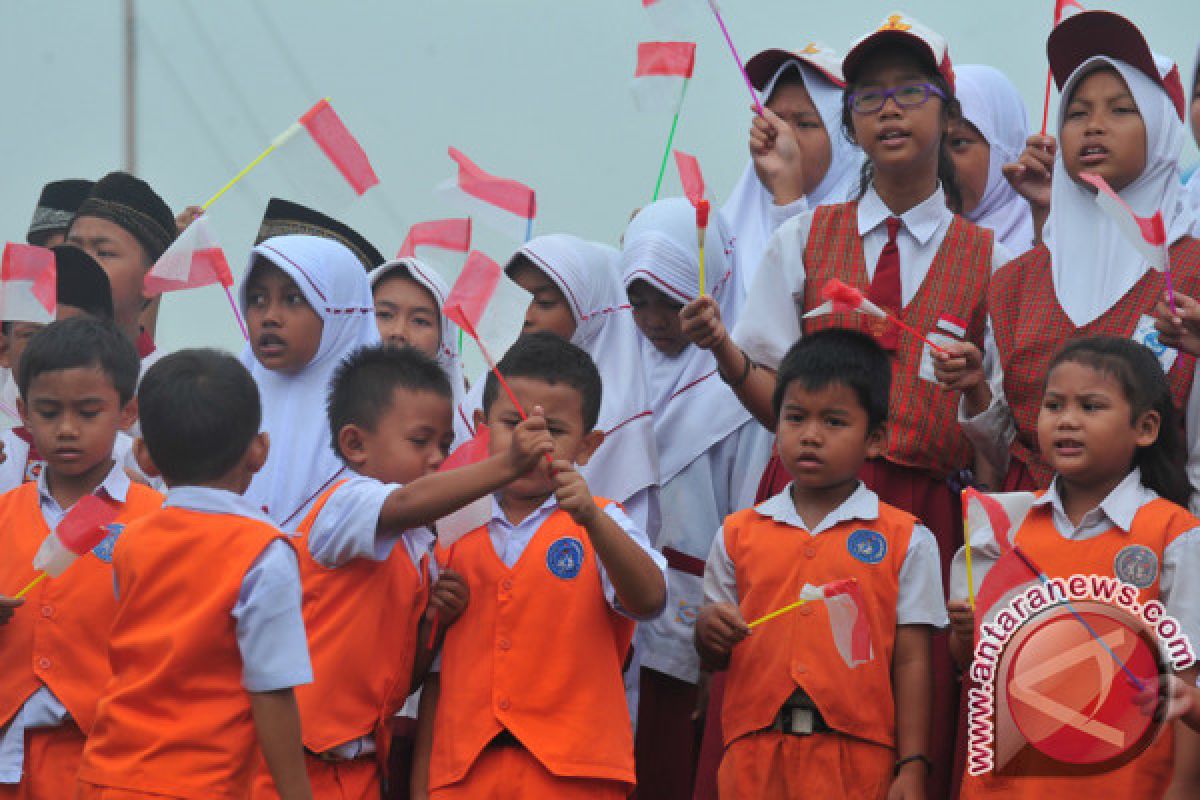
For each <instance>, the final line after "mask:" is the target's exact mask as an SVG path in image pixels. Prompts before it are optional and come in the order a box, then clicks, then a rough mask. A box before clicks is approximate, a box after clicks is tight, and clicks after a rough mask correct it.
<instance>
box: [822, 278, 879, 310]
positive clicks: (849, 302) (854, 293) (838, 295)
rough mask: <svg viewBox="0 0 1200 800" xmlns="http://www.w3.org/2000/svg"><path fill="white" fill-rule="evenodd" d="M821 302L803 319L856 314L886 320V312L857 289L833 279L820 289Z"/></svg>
mask: <svg viewBox="0 0 1200 800" xmlns="http://www.w3.org/2000/svg"><path fill="white" fill-rule="evenodd" d="M821 300H823V301H824V302H822V303H821V305H819V306H817V307H816V308H814V309H813V310H812V311H809V312H808V313H807V314H805V315H804V319H811V318H813V317H820V316H824V315H825V314H844V313H848V312H858V313H860V314H869V315H870V316H872V317H879V318H880V319H887V312H886V311H884V310H883V309H882V308H880V307H879V306H877V305H875V304H874V303H872V302H871V301H870V300H868V299H867V296H866V295H864V294H863V293H862V292H861V291H859V290H858V289H855V288H854V287H853V286H849V285H847V284H845V283H842V282H841V281H839V280H838V279H837V278H833V279H831V280H829V281H827V282H826V283H825V285H824V286H822V287H821Z"/></svg>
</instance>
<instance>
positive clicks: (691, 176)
mask: <svg viewBox="0 0 1200 800" xmlns="http://www.w3.org/2000/svg"><path fill="white" fill-rule="evenodd" d="M675 166H676V167H677V168H678V169H679V181H680V182H681V183H682V184H683V193H684V194H685V195H687V199H688V201H689V202H691V204H692V206H693V207H695V206H699V205H700V201H701V200H703V199H704V195H705V194H706V188H705V186H704V173H703V172H701V171H700V162H699V161H697V160H696V157H695V156H693V155H689V154H688V153H685V152H683V151H682V150H676V151H675Z"/></svg>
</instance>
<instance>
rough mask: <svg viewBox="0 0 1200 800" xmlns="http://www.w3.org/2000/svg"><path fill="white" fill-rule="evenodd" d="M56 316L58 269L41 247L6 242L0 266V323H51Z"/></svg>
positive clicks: (48, 251) (50, 256) (52, 254)
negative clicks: (15, 321)
mask: <svg viewBox="0 0 1200 800" xmlns="http://www.w3.org/2000/svg"><path fill="white" fill-rule="evenodd" d="M57 313H58V265H57V262H56V261H55V258H54V253H53V251H51V250H47V249H46V248H44V247H35V246H33V245H31V244H21V243H19V242H9V243H7V244H6V245H4V256H3V259H2V262H0V319H3V320H5V321H12V320H19V321H21V322H40V323H50V322H53V321H54V317H55V315H56V314H57Z"/></svg>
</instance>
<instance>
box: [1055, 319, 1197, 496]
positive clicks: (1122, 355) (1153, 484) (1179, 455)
mask: <svg viewBox="0 0 1200 800" xmlns="http://www.w3.org/2000/svg"><path fill="white" fill-rule="evenodd" d="M1065 362H1071V363H1073V364H1082V365H1083V366H1086V367H1091V368H1092V369H1094V370H1096V371H1097V372H1100V373H1103V374H1105V375H1108V376H1110V377H1112V378H1113V379H1114V380H1116V382H1117V383H1119V384H1120V385H1121V390H1122V391H1123V392H1124V394H1125V399H1126V400H1128V401H1129V405H1130V408H1131V415H1132V416H1131V418H1130V422H1133V421H1134V420H1136V419H1137V418H1138V417H1139V416H1141V415H1142V414H1144V413H1146V412H1147V411H1157V412H1158V415H1159V418H1160V423H1159V427H1158V438H1157V439H1155V440H1154V443H1153V444H1150V445H1148V446H1146V447H1139V448H1138V450H1137V452H1136V453H1135V454H1134V456H1133V466H1135V467H1138V468H1139V469H1141V471H1142V483H1143V484H1145V485H1146V486H1148V487H1149V488H1151V489H1153V490H1154V491H1155V492H1157V493H1158V494H1159V496H1161V497H1165V498H1166V499H1168V500H1170V501H1171V502H1173V503H1177V504H1178V505H1181V506H1183V507H1184V508H1187V505H1188V501H1189V500H1190V499H1191V497H1192V492H1193V491H1194V489H1193V488H1192V484H1191V483H1190V482H1189V481H1188V477H1187V447H1186V445H1185V443H1184V436H1183V426H1182V424H1181V421H1180V419H1179V414H1178V412H1176V410H1175V403H1174V401H1173V400H1172V399H1171V387H1170V386H1169V385H1168V384H1167V377H1166V375H1165V374H1164V373H1163V370H1162V367H1161V366H1160V365H1159V362H1158V359H1157V358H1155V356H1154V353H1152V352H1151V351H1150V350H1149V348H1147V347H1145V346H1143V345H1141V344H1138V343H1137V342H1134V341H1132V340H1129V339H1120V338H1116V337H1111V336H1095V337H1090V338H1087V339H1077V340H1075V341H1073V342H1070V343H1068V344H1067V346H1066V347H1064V348H1063V349H1062V350H1060V351H1059V353H1058V355H1056V356H1055V357H1054V360H1053V361H1052V362H1050V370H1053V369H1054V368H1055V367H1057V366H1058V365H1059V364H1063V363H1065ZM1047 377H1049V370H1048V371H1047Z"/></svg>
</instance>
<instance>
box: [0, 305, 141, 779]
mask: <svg viewBox="0 0 1200 800" xmlns="http://www.w3.org/2000/svg"><path fill="white" fill-rule="evenodd" d="M137 375H138V357H137V353H136V352H135V351H134V349H133V344H132V343H130V342H129V341H128V340H127V339H126V338H125V337H124V336H122V335H121V333H120V331H118V330H117V329H116V328H115V327H113V325H112V324H111V323H105V322H100V321H98V320H95V319H89V318H77V319H71V320H65V321H62V322H55V323H53V324H51V325H49V326H47V327H46V328H45V329H44V330H42V331H40V332H39V333H38V334H37V335H36V336H34V337H33V339H32V340H30V342H29V346H28V347H27V348H26V350H25V354H24V356H23V357H22V359H21V365H20V369H19V370H18V372H17V378H18V384H19V386H20V391H21V398H20V400H19V405H20V410H21V417H22V419H23V421H24V425H25V429H26V430H27V431H28V432H29V436H30V438H31V439H32V442H33V446H34V447H35V448H37V450H38V452H39V453H41V454H42V457H43V458H44V459H45V469H44V470H43V471H42V472H41V473H40V475H39V476H38V478H37V480H36V481H32V482H29V483H25V484H24V485H23V486H21V487H20V488H18V489H16V490H15V491H12V492H9V493H8V494H5V495H3V496H2V497H0V553H3V554H4V555H3V558H0V593H3V594H2V595H0V798H6V799H7V798H43V797H44V798H51V797H70V796H71V795H72V793H73V791H74V788H75V774H76V771H77V769H78V767H79V758H80V755H81V754H82V752H83V743H84V737H85V736H86V735H87V734H88V733H89V732H90V731H91V730H92V725H93V721H94V720H95V717H96V704H97V702H98V701H99V699H100V694H101V690H102V689H103V688H104V685H105V683H107V681H108V679H109V677H110V675H111V674H112V673H111V671H110V669H109V665H108V629H109V627H110V626H111V624H112V620H113V616H114V614H115V611H116V604H115V602H114V598H113V570H112V566H111V562H112V547H113V539H115V538H116V537H118V536H119V535H120V534H121V530H122V528H123V527H124V525H125V524H126V523H128V522H131V521H132V520H134V519H136V518H138V517H140V516H142V515H143V514H146V513H149V512H150V511H152V510H153V509H156V508H158V507H159V505H161V503H162V496H161V495H159V494H158V493H157V492H155V491H153V490H151V489H148V488H146V487H144V486H141V485H138V484H131V483H130V480H129V478H128V476H127V475H126V474H125V471H124V470H123V469H122V468H121V467H120V465H118V464H115V463H114V462H113V458H112V452H113V441H114V440H115V439H116V437H117V435H118V431H120V430H121V428H123V427H125V426H126V425H128V424H129V421H130V420H132V418H133V416H134V413H135V412H134V405H133V403H132V400H133V390H134V384H135V382H136V381H137ZM89 494H90V495H95V496H97V497H99V498H101V499H103V500H106V501H108V502H109V503H112V504H113V505H115V506H116V507H117V516H116V519H115V521H114V524H113V525H112V526H110V527H111V534H110V536H109V538H108V539H106V540H105V541H104V542H103V543H101V544H100V545H99V546H98V547H97V548H96V549H95V550H93V551H92V552H91V553H90V554H88V555H85V556H82V557H80V558H79V559H78V561H77V562H76V563H74V564H73V565H71V567H70V568H69V569H68V570H67V571H66V572H65V573H63V574H62V575H61V576H59V577H57V578H53V579H50V580H44V581H42V582H41V583H40V584H38V585H37V586H36V587H35V588H34V589H33V590H31V591H30V592H29V593H28V594H27V595H25V597H24V598H23V599H22V600H13V599H12V598H11V597H10V595H13V594H16V593H17V592H18V591H20V589H21V588H22V587H24V586H25V585H26V584H28V583H29V582H30V581H31V580H32V579H33V578H34V577H35V576H36V574H37V573H36V572H35V570H34V569H33V565H32V562H33V557H34V554H35V553H37V551H38V548H39V547H40V545H41V544H42V541H43V540H44V539H45V538H46V536H47V535H48V534H49V533H50V531H51V530H53V529H54V528H55V527H56V526H57V525H58V523H59V522H60V521H61V520H62V518H63V516H64V515H65V514H66V513H67V512H68V511H69V510H70V509H71V508H72V507H73V506H74V505H75V503H76V502H78V500H79V499H80V498H81V497H84V496H86V495H89Z"/></svg>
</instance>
